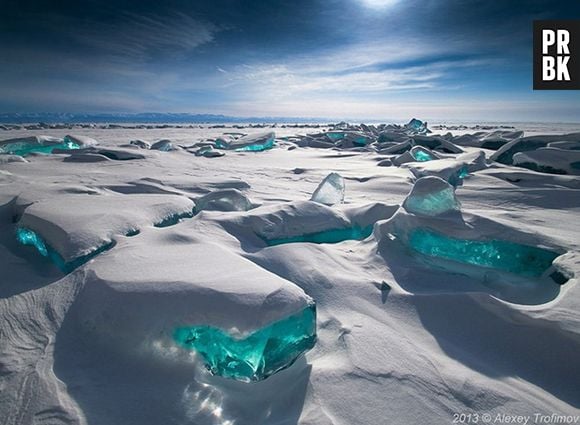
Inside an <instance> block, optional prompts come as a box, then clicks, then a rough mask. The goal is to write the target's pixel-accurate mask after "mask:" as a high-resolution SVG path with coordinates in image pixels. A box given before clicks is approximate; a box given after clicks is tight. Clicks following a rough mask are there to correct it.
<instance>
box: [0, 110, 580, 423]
mask: <svg viewBox="0 0 580 425" xmlns="http://www.w3.org/2000/svg"><path fill="white" fill-rule="evenodd" d="M415 121H417V120H415ZM420 124H421V125H420ZM439 128H440V129H441V131H439V134H437V135H435V136H434V137H433V136H429V135H428V134H427V132H426V125H422V123H421V122H420V121H417V122H416V123H413V121H412V122H411V123H409V124H408V125H407V126H383V127H378V126H371V125H368V126H362V125H361V126H349V125H347V124H345V123H341V124H339V125H336V126H334V127H331V128H330V130H332V131H331V132H330V133H329V134H326V130H328V129H326V128H324V129H322V128H317V129H316V130H315V131H316V133H315V132H314V131H311V130H312V129H307V128H306V129H296V128H275V129H263V128H259V129H248V128H244V129H239V128H236V129H234V130H232V134H226V133H227V132H228V129H224V128H213V129H212V128H196V129H183V128H182V129H171V128H169V129H159V130H145V129H129V130H126V129H122V128H118V129H73V130H71V129H63V130H58V129H44V130H43V132H46V134H47V136H50V137H36V136H39V135H38V134H37V133H38V131H34V130H6V131H2V133H1V134H0V136H2V137H3V138H5V139H17V138H19V139H20V140H23V138H25V137H28V138H30V137H33V136H34V138H33V139H26V140H30V141H32V142H31V143H34V144H36V145H40V146H43V143H45V145H46V144H47V143H48V144H54V145H57V144H59V141H60V142H62V140H63V138H64V136H66V135H69V134H71V132H72V135H71V136H70V140H71V141H75V143H76V144H77V145H79V146H80V149H76V150H70V151H65V150H57V151H55V152H53V153H52V154H30V155H28V156H26V158H22V157H20V156H18V155H12V154H10V153H6V154H3V155H0V275H1V277H0V424H2V425H29V424H35V425H36V424H38V425H41V424H42V425H54V424H83V425H84V424H88V425H117V424H118V425H161V424H163V425H171V424H174V425H177V424H184V425H185V424H192V425H218V424H220V425H259V424H272V425H274V424H276V425H291V424H303V425H351V424H353V425H359V424H360V425H378V424H417V425H424V424H452V423H454V419H455V418H456V415H460V414H466V415H469V414H471V415H472V416H471V417H472V418H474V417H475V416H474V415H477V418H478V423H485V422H483V420H482V418H484V417H485V418H489V417H491V418H492V421H491V422H489V421H488V422H487V423H507V422H501V421H500V422H497V421H496V422H493V420H496V418H498V417H499V418H501V417H502V416H498V415H509V416H510V417H511V416H517V415H520V416H521V417H523V418H526V417H529V419H528V422H527V423H530V424H533V423H542V422H540V421H539V419H538V416H535V415H536V414H537V415H540V417H543V416H550V415H556V417H557V418H572V422H562V421H561V422H551V423H574V422H573V418H574V417H578V418H580V355H579V354H580V288H579V285H578V279H579V276H580V225H579V219H580V176H577V175H574V174H578V172H577V168H575V167H577V165H574V164H575V163H576V162H577V158H578V153H577V152H578V150H577V149H578V144H579V143H580V134H579V133H575V134H571V133H572V131H574V129H570V128H566V129H565V131H560V133H564V132H565V133H568V134H566V135H561V136H559V135H557V133H558V131H554V129H551V130H550V131H549V133H551V134H552V135H551V136H540V134H541V131H540V130H541V129H540V130H538V126H534V128H533V130H534V131H533V134H534V136H533V138H531V139H527V138H526V137H525V136H526V135H527V133H526V132H525V130H526V129H525V128H524V129H522V130H524V132H523V133H522V132H521V131H518V130H516V129H511V128H510V129H505V128H495V129H494V128H489V129H486V130H485V131H477V132H476V131H475V130H474V131H471V132H470V131H466V130H464V129H462V130H461V131H455V130H450V131H451V133H447V131H448V130H449V127H446V126H444V125H441V126H439ZM271 130H275V132H276V133H275V137H276V144H275V146H274V147H273V148H272V149H268V148H269V146H266V147H265V149H266V150H263V151H256V152H252V151H236V150H235V149H237V148H239V147H243V148H248V147H250V149H251V148H252V146H255V145H253V144H252V143H254V142H255V141H260V142H261V143H262V144H263V145H264V146H265V145H266V144H267V143H266V142H268V143H269V142H270V141H271V140H272V137H274V136H272V135H271V134H270V133H269V132H270V131H271ZM556 130H557V129H556ZM575 131H577V129H575ZM239 132H243V133H244V134H246V133H249V135H248V136H243V138H241V141H240V138H239V137H240V136H242V135H241V134H233V133H239ZM298 132H299V134H298ZM77 133H78V134H77ZM307 133H311V134H308V135H307ZM135 140H138V141H139V142H138V143H137V142H135V143H133V144H130V142H131V141H135ZM218 140H226V141H227V143H224V145H223V149H220V146H219V143H218V142H217V141H218ZM530 140H531V141H532V142H533V146H530ZM43 141H44V142H43ZM159 142H162V143H159ZM155 143H158V144H157V145H155ZM6 145H7V143H3V142H0V146H6ZM150 146H157V147H158V149H154V150H150V149H149V147H150ZM502 146H503V147H502ZM206 147H207V148H206ZM487 147H491V148H492V149H494V150H491V149H488V148H487ZM261 148H262V147H260V149H261ZM200 149H209V150H208V151H212V152H215V151H219V152H221V153H225V155H223V156H218V154H208V155H205V156H204V155H201V154H199V152H200ZM411 149H414V151H413V152H414V153H416V154H418V152H421V153H423V154H430V153H433V155H432V157H433V158H434V159H433V160H430V161H424V162H418V161H414V160H413V159H417V158H413V156H412V155H411V153H407V152H410V150H411ZM498 149H499V150H498ZM204 151H205V150H204ZM196 152H197V154H196ZM502 155H503V156H502ZM397 158H399V159H397ZM491 158H494V159H497V160H498V161H499V162H497V161H494V160H492V159H491ZM522 162H529V163H532V164H536V166H539V165H544V166H547V167H551V168H550V169H542V170H541V171H548V172H540V171H535V170H531V169H529V167H533V166H526V164H524V165H522ZM395 164H397V165H395ZM518 165H520V166H518ZM526 167H527V168H526ZM554 169H556V170H557V171H554ZM331 173H336V175H335V174H332V177H330V178H328V179H327V180H326V182H327V183H328V184H327V185H324V186H323V187H322V189H320V190H318V194H317V196H315V197H314V198H315V199H314V200H311V198H312V196H313V193H314V192H315V191H316V190H317V188H318V187H319V185H320V184H321V182H322V181H323V180H324V179H325V178H327V176H329V175H331ZM564 173H566V174H564ZM418 179H421V180H418ZM417 181H419V183H417V186H415V189H413V188H414V184H415V182H417ZM331 182H332V183H333V184H330V183H331ZM450 183H451V184H450ZM410 193H412V196H410V197H408V195H409V194H410ZM343 196H344V200H343V201H342V202H341V200H342V198H343ZM316 199H318V200H319V202H315V200H316ZM439 201H441V202H439ZM438 202H439V203H438ZM325 204H333V205H325ZM17 229H29V230H31V231H33V232H35V234H37V235H39V236H40V237H41V238H42V240H43V241H44V243H45V244H46V245H47V246H48V247H49V248H50V249H51V250H53V251H54V252H56V253H57V254H58V255H59V256H60V257H62V259H63V260H64V261H66V262H68V263H71V264H74V263H75V260H77V259H79V258H84V257H85V256H87V255H88V257H87V258H85V260H84V263H79V264H75V266H76V268H75V269H74V270H72V271H71V272H70V273H68V274H67V273H65V272H63V271H61V270H59V268H57V267H56V266H55V265H54V264H53V262H52V261H51V258H49V257H50V255H48V256H42V255H41V253H39V252H38V251H37V250H36V249H35V248H34V247H32V246H24V245H22V244H19V243H18V241H17V238H16V231H17ZM417 229H423V230H425V229H427V230H429V231H432V232H435V233H437V234H440V235H443V236H444V237H450V238H456V239H464V240H470V241H504V242H510V243H515V244H522V245H526V246H531V247H537V248H542V249H545V250H549V251H551V252H554V253H556V254H555V255H558V257H557V258H556V259H555V261H554V263H553V264H552V265H551V266H550V267H549V268H548V269H547V270H546V271H544V272H542V273H539V274H538V276H535V277H529V276H524V275H521V274H516V273H512V272H509V271H505V270H496V269H493V268H489V267H482V266H478V265H474V264H465V263H461V262H459V261H456V260H458V259H449V258H435V257H429V256H426V255H420V254H419V253H418V252H417V251H415V250H414V248H412V246H411V245H412V239H413V237H414V236H413V234H414V233H413V232H414V231H416V230H417ZM332 238H335V240H332V242H336V243H322V242H325V241H326V242H330V240H329V239H332ZM336 238H338V239H339V240H336ZM502 255H503V254H502ZM514 261H515V260H514ZM523 261H525V258H524V260H523ZM556 275H557V276H559V277H560V279H561V280H562V279H563V280H564V281H565V283H564V284H561V283H563V282H562V281H560V284H559V283H557V282H556V280H558V279H555V278H552V277H551V276H556ZM312 300H314V301H315V302H316V308H317V335H318V340H317V342H316V345H315V346H314V348H313V349H312V350H310V351H308V352H307V353H306V354H305V355H304V356H301V357H299V358H298V360H297V361H296V362H295V363H294V364H292V365H291V366H290V367H288V368H286V369H284V370H282V371H280V372H278V373H276V374H274V375H272V376H270V377H268V378H267V379H265V380H263V381H259V382H252V383H244V382H238V381H235V380H232V379H226V378H223V377H220V376H213V375H211V374H210V373H209V372H208V371H207V370H206V368H205V367H204V365H203V360H202V359H201V356H200V355H198V354H196V353H195V351H192V350H186V349H184V348H183V347H181V346H180V345H179V344H177V343H176V342H175V341H174V338H173V334H174V331H175V329H176V328H177V327H180V326H197V325H207V326H211V327H215V328H219V329H222V330H224V331H227V332H229V333H230V335H233V336H234V337H243V336H245V335H247V334H249V333H252V332H254V331H257V330H260V329H264V328H265V327H267V326H269V325H270V324H272V323H275V322H278V321H280V320H282V319H284V318H287V317H289V316H291V315H293V314H295V313H297V312H300V311H302V310H303V309H304V308H306V307H307V306H308V305H310V303H311V302H312ZM484 415H490V416H484ZM457 417H458V418H459V416H457ZM550 417H553V416H550ZM504 419H505V417H504ZM565 420H568V419H565ZM464 423H465V422H464ZM472 423H475V422H472ZM544 423H547V422H544ZM577 423H580V419H578V422H577Z"/></svg>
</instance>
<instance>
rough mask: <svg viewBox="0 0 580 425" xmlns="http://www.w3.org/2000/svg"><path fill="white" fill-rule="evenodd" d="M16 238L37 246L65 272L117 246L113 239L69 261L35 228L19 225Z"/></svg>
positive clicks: (38, 249)
mask: <svg viewBox="0 0 580 425" xmlns="http://www.w3.org/2000/svg"><path fill="white" fill-rule="evenodd" d="M16 240H17V241H18V242H19V243H21V244H22V245H31V246H33V247H35V248H36V250H37V251H38V252H39V253H40V255H42V256H43V257H47V258H49V259H50V260H51V261H52V262H53V263H54V264H55V265H56V266H57V267H58V268H59V269H60V270H61V271H62V272H63V273H70V272H72V271H73V270H74V269H76V268H78V267H80V266H82V265H83V264H85V263H86V262H88V261H90V260H91V259H93V258H94V257H96V256H97V255H99V254H100V253H102V252H105V251H107V250H109V249H111V248H112V247H113V246H115V242H113V241H111V242H109V243H107V244H104V245H102V246H100V247H99V248H97V249H95V250H93V251H91V252H89V253H88V254H86V255H83V256H81V257H78V258H75V259H73V260H71V261H68V262H67V261H65V260H64V258H62V256H61V255H60V254H59V253H58V252H57V251H56V250H55V249H53V248H52V247H51V246H50V245H48V244H47V243H46V242H45V241H44V239H43V238H42V237H41V236H40V235H39V234H38V233H37V232H35V231H34V230H31V229H28V228H26V227H18V228H17V229H16Z"/></svg>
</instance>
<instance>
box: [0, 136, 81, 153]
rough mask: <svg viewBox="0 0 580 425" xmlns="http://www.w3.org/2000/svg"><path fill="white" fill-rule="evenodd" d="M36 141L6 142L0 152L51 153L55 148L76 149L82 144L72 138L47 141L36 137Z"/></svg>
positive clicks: (1, 146) (0, 147)
mask: <svg viewBox="0 0 580 425" xmlns="http://www.w3.org/2000/svg"><path fill="white" fill-rule="evenodd" d="M35 139H36V141H32V140H31V141H26V140H25V139H23V140H22V141H16V142H14V143H5V144H2V145H0V154H10V155H20V156H28V155H30V154H31V153H40V154H46V155H48V154H51V153H52V152H53V151H54V150H57V149H59V150H75V149H80V148H81V146H80V145H78V144H77V143H74V142H72V141H70V140H64V141H62V142H60V143H54V142H48V143H47V142H45V141H44V140H43V139H42V138H35Z"/></svg>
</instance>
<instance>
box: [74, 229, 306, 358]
mask: <svg viewBox="0 0 580 425" xmlns="http://www.w3.org/2000/svg"><path fill="white" fill-rule="evenodd" d="M190 223H191V222H190ZM192 230H193V228H192V226H185V227H183V226H182V227H181V228H179V229H178V228H173V229H171V230H167V231H163V232H148V233H143V234H141V235H139V237H138V238H129V239H125V240H123V241H121V242H119V243H118V244H117V246H116V247H115V249H114V253H113V251H109V252H108V253H105V254H103V255H101V256H99V257H97V258H96V259H95V260H94V261H93V262H92V263H90V264H89V265H88V266H87V270H88V272H87V278H86V279H87V281H86V283H85V285H84V290H83V292H82V293H81V294H80V296H79V300H78V311H79V312H82V317H83V320H82V323H83V328H84V329H85V330H86V331H87V332H88V333H89V334H91V335H92V336H91V340H93V336H94V337H96V338H98V342H101V343H103V344H104V345H106V346H109V347H111V348H113V349H119V348H121V349H123V350H129V352H133V353H136V352H138V351H139V348H145V349H148V350H154V349H155V345H156V343H158V342H159V341H160V340H161V341H162V342H163V344H169V345H171V343H172V342H173V341H174V340H173V338H174V335H175V331H176V330H177V329H178V328H181V327H192V326H201V325H204V326H210V327H213V328H217V329H221V330H222V331H225V332H227V333H228V334H229V335H232V336H233V337H236V338H241V337H244V336H247V335H248V334H250V333H252V332H254V331H256V330H259V329H262V328H264V327H266V326H268V325H271V324H272V323H275V322H277V321H279V320H282V319H285V318H287V317H289V316H291V315H294V314H296V313H298V312H301V311H302V310H304V309H305V308H307V307H308V306H310V305H312V299H311V298H310V297H308V296H307V295H306V294H305V293H304V291H302V290H301V289H300V288H298V287H297V286H296V285H294V284H292V283H291V282H289V281H287V280H285V279H282V278H280V277H278V276H276V275H275V274H272V273H270V272H267V271H266V270H264V269H262V268H260V267H258V266H256V265H255V264H254V263H252V262H251V261H248V260H246V259H244V258H242V257H241V256H239V255H236V254H234V253H232V252H230V251H228V250H227V249H225V248H223V247H221V246H220V245H216V244H213V243H210V242H207V241H204V240H202V239H199V238H197V237H195V236H194V233H192ZM151 247H155V249H151ZM192 259H195V261H196V264H198V265H200V266H198V267H192V265H191V261H192ZM160 265H163V266H162V267H160ZM201 265H203V266H201ZM182 342H183V341H182Z"/></svg>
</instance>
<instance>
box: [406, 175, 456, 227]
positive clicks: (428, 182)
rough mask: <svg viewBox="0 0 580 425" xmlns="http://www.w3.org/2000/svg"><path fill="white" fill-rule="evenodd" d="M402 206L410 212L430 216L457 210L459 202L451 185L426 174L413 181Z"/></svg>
mask: <svg viewBox="0 0 580 425" xmlns="http://www.w3.org/2000/svg"><path fill="white" fill-rule="evenodd" d="M403 207H404V208H405V210H407V211H408V212H410V213H413V214H416V215H421V216H429V217H432V216H436V215H440V214H444V213H447V212H453V211H459V210H460V209H461V204H460V203H459V201H458V200H457V197H456V196H455V190H454V189H453V186H451V185H450V184H449V183H447V182H446V181H445V180H443V179H441V178H439V177H435V176H427V177H421V178H420V179H418V180H417V181H416V182H415V184H414V186H413V189H411V193H409V195H408V196H407V198H406V199H405V201H404V202H403Z"/></svg>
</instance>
